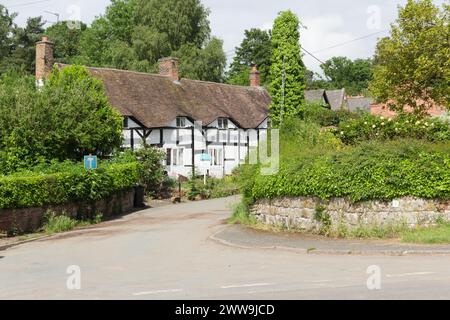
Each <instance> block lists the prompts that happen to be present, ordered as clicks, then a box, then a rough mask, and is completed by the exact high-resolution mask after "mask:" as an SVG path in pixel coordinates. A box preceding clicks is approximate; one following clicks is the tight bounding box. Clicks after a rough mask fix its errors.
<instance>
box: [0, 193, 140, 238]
mask: <svg viewBox="0 0 450 320" xmlns="http://www.w3.org/2000/svg"><path fill="white" fill-rule="evenodd" d="M134 195H135V191H134V189H130V190H125V191H121V192H118V193H116V194H114V195H112V196H111V197H109V198H106V199H102V200H99V201H96V202H91V203H88V202H77V203H69V204H65V205H58V206H44V207H40V208H22V209H0V231H1V232H7V233H17V234H23V233H28V232H34V231H36V230H38V229H39V228H41V227H42V225H43V223H44V216H45V213H46V212H47V211H49V210H50V211H52V212H55V213H56V214H58V215H62V214H65V215H67V216H70V217H72V218H77V219H81V218H90V217H94V216H95V215H96V214H98V213H101V214H102V215H103V216H104V217H111V216H115V215H120V214H123V213H127V212H130V211H132V210H133V208H134Z"/></svg>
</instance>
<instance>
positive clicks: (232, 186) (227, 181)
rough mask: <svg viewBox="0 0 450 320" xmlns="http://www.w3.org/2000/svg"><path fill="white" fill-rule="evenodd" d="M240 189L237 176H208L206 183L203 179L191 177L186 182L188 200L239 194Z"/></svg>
mask: <svg viewBox="0 0 450 320" xmlns="http://www.w3.org/2000/svg"><path fill="white" fill-rule="evenodd" d="M239 192H240V189H239V185H238V182H237V176H227V177H224V178H222V179H216V178H211V177H208V178H207V180H206V185H205V183H204V179H203V178H202V179H200V178H199V179H191V180H190V181H189V182H188V192H187V196H188V199H189V200H195V199H196V198H198V197H201V198H202V199H217V198H224V197H229V196H233V195H237V194H239Z"/></svg>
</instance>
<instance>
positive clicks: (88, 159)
mask: <svg viewBox="0 0 450 320" xmlns="http://www.w3.org/2000/svg"><path fill="white" fill-rule="evenodd" d="M84 168H85V169H86V170H96V169H97V156H85V157H84Z"/></svg>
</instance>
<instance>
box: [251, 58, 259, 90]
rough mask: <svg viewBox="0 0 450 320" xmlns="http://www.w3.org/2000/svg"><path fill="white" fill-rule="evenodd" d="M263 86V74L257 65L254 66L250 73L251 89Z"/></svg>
mask: <svg viewBox="0 0 450 320" xmlns="http://www.w3.org/2000/svg"><path fill="white" fill-rule="evenodd" d="M260 86H261V74H260V72H259V71H258V67H257V66H256V64H252V69H251V71H250V87H260Z"/></svg>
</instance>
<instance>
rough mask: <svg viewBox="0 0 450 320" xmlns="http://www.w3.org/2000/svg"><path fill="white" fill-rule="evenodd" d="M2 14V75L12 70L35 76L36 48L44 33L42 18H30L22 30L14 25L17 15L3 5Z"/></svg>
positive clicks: (0, 56)
mask: <svg viewBox="0 0 450 320" xmlns="http://www.w3.org/2000/svg"><path fill="white" fill-rule="evenodd" d="M0 12H1V15H0V19H1V21H0V26H1V27H0V28H1V30H0V40H2V41H0V43H1V44H0V75H1V74H3V73H5V72H7V71H8V70H11V69H14V70H23V71H26V72H28V73H30V74H34V70H35V57H36V54H35V46H36V42H38V41H39V40H41V37H42V35H43V33H44V21H42V17H35V18H29V19H28V20H27V23H26V25H25V27H23V28H22V27H18V26H17V25H16V24H14V23H13V21H14V19H15V18H16V16H17V15H16V14H9V12H8V11H7V10H6V9H5V8H4V7H3V6H2V5H0Z"/></svg>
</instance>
